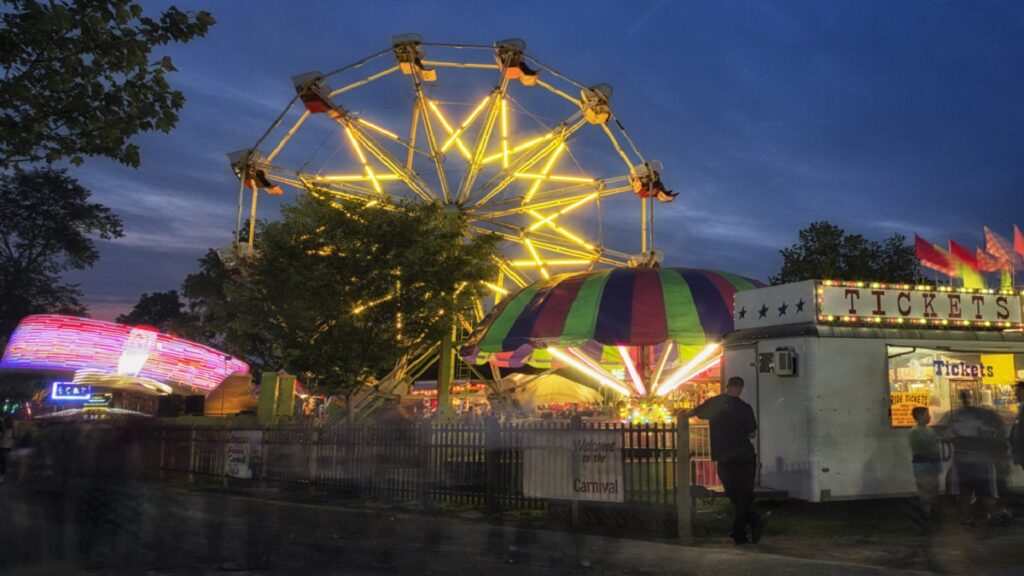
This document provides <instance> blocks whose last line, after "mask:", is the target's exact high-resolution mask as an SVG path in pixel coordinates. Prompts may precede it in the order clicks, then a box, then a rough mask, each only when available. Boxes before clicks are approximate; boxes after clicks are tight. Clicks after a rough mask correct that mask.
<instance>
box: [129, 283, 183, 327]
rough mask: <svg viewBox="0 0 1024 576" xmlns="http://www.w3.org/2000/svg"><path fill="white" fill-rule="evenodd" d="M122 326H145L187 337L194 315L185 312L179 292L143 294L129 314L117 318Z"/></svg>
mask: <svg viewBox="0 0 1024 576" xmlns="http://www.w3.org/2000/svg"><path fill="white" fill-rule="evenodd" d="M117 321H118V322H121V323H122V324H145V325H146V326H153V327H154V328H159V329H160V331H161V332H168V333H171V334H178V335H185V333H187V332H190V331H191V330H190V328H191V326H192V324H193V318H192V315H191V314H189V313H188V312H187V311H186V310H185V303H184V302H182V301H181V297H180V296H179V295H178V291H177V290H170V291H168V292H153V293H152V294H149V293H143V294H142V296H140V297H139V301H138V302H137V303H136V304H135V307H134V308H132V311H131V312H129V313H128V314H122V315H120V316H118V317H117Z"/></svg>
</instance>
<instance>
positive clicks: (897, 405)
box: [890, 392, 931, 428]
mask: <svg viewBox="0 0 1024 576" xmlns="http://www.w3.org/2000/svg"><path fill="white" fill-rule="evenodd" d="M930 396H931V395H930V394H929V393H928V392H893V393H891V394H890V400H891V401H892V408H891V410H892V425H893V426H894V427H898V428H900V427H908V426H913V425H915V424H917V423H916V422H914V416H913V415H912V411H913V410H914V408H917V407H918V406H923V407H925V408H927V407H928V400H929V399H930Z"/></svg>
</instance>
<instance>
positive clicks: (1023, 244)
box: [1013, 224, 1024, 256]
mask: <svg viewBox="0 0 1024 576" xmlns="http://www.w3.org/2000/svg"><path fill="white" fill-rule="evenodd" d="M1013 251H1014V252H1016V253H1017V254H1020V255H1021V256H1024V234H1021V233H1020V228H1017V225H1016V224H1014V225H1013Z"/></svg>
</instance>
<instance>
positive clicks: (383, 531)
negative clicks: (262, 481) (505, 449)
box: [0, 482, 1024, 576]
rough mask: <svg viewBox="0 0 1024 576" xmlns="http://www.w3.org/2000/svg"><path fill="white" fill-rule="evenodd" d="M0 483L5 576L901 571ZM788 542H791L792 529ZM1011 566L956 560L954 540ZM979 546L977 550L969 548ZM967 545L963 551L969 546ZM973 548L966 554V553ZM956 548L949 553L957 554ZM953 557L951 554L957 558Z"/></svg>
mask: <svg viewBox="0 0 1024 576" xmlns="http://www.w3.org/2000/svg"><path fill="white" fill-rule="evenodd" d="M37 488H38V487H32V488H31V489H30V488H27V487H24V486H20V487H19V486H12V485H6V486H0V518H3V519H4V521H3V524H2V526H0V543H2V545H0V551H2V552H0V573H3V574H26V575H29V574H33V575H34V574H60V575H62V576H71V575H75V574H151V575H177V574H183V575H184V574H224V573H227V572H234V573H239V574H253V575H263V574H286V575H291V574H295V575H299V574H301V575H303V576H307V575H309V574H416V575H427V574H447V573H456V572H475V573H481V572H485V573H487V574H488V575H489V576H500V575H503V574H516V575H524V574H585V575H591V574H593V575H605V574H637V575H640V574H643V575H648V574H650V575H654V574H700V575H701V576H714V575H717V574H722V575H729V576H736V575H742V574H758V575H765V574H767V575H770V576H786V575H789V574H842V575H854V576H856V575H861V574H863V575H869V574H902V573H912V572H909V571H904V570H900V569H896V568H893V567H892V566H893V565H897V566H905V565H906V562H905V559H903V560H900V561H899V562H896V563H895V564H888V565H886V564H885V563H884V562H883V563H882V565H880V566H879V565H876V566H868V565H864V564H858V563H850V562H848V561H845V562H835V561H826V560H821V559H817V560H815V559H809V558H794V557H792V556H784V555H780V554H778V553H777V552H787V553H789V552H792V550H789V549H788V548H789V547H792V545H793V543H791V542H790V543H788V544H787V541H786V539H787V537H786V536H778V537H774V538H771V539H766V540H765V541H764V542H763V543H762V544H758V545H756V546H748V547H744V548H743V549H738V548H736V547H734V546H731V545H728V544H726V543H725V542H724V541H723V540H722V539H721V538H706V539H704V540H703V541H702V542H701V543H700V544H699V545H698V546H696V547H682V546H678V545H675V544H671V543H668V542H657V541H654V542H652V541H638V540H629V539H620V538H614V537H608V536H599V535H593V534H591V535H583V534H579V533H575V534H574V533H571V532H565V531H552V530H545V529H538V528H524V527H517V526H507V525H497V524H493V523H487V522H484V521H482V520H467V519H462V518H454V517H452V516H451V515H434V516H432V515H427V514H420V513H411V512H402V511H398V510H395V509H392V508H371V509H367V508H361V509H353V508H351V507H345V506H343V505H342V506H339V505H336V504H332V503H325V502H324V501H323V500H322V499H320V498H316V499H313V498H308V497H306V498H301V499H300V498H295V497H289V498H286V499H281V498H276V499H271V498H267V497H263V496H268V495H261V497H256V496H239V495H231V494H224V493H217V492H208V491H205V492H204V491H190V490H185V489H181V488H169V487H163V486H156V485H141V484H135V483H131V484H119V485H112V483H96V482H92V483H89V484H86V483H79V484H78V485H76V486H73V487H72V488H71V489H68V490H66V491H64V492H63V493H61V494H58V493H55V492H53V491H46V492H43V491H40V490H38V489H37ZM1006 534H1009V533H1003V535H991V534H989V535H987V536H984V537H980V536H978V537H972V538H975V539H973V540H964V539H963V538H962V536H959V535H952V534H950V535H943V534H939V535H937V536H935V537H934V538H931V539H929V540H931V542H929V543H928V545H927V549H926V550H923V551H922V553H923V554H924V555H925V556H929V555H930V556H931V558H932V560H934V561H935V562H936V563H937V564H936V565H934V566H933V568H935V569H939V570H941V571H944V572H950V573H980V572H985V573H993V574H995V573H1005V574H1019V573H1020V570H1021V567H1022V566H1024V561H1022V558H1021V553H1022V550H1024V546H1022V545H1021V543H1022V542H1024V540H1022V539H1020V538H1018V537H1017V536H1016V535H1015V534H1014V535H1012V537H1011V536H1007V535H1006ZM789 538H791V537H789ZM800 539H801V540H802V541H803V542H804V545H803V546H802V547H801V550H803V551H804V552H805V554H804V555H805V556H806V555H807V554H806V552H807V551H808V550H810V551H811V552H812V554H811V556H815V554H813V551H814V550H815V549H818V550H820V551H821V554H820V555H819V556H821V557H823V558H835V557H839V558H842V557H843V555H842V554H838V555H837V554H836V553H835V548H836V547H839V548H842V547H844V546H845V547H858V546H862V545H864V544H861V543H858V541H857V540H856V539H849V538H845V537H841V538H840V539H838V540H837V539H836V538H835V537H822V538H821V539H816V538H814V537H813V536H812V537H801V538H800ZM965 546H966V547H969V548H971V550H975V548H977V547H979V546H980V547H981V548H977V550H981V551H980V552H978V554H980V557H981V558H982V559H990V556H991V554H992V553H996V554H999V555H1001V556H1003V557H1004V558H1005V559H1006V560H1013V561H1015V562H1018V563H1016V564H1015V567H1011V566H1009V565H1008V564H1007V563H1006V562H1002V561H997V562H987V563H986V564H987V565H986V566H982V565H981V564H977V563H975V564H972V563H970V562H968V563H967V564H964V563H963V562H962V561H961V560H962V558H964V557H965V556H963V555H960V556H957V554H952V555H950V556H949V558H953V560H950V559H949V558H945V559H944V557H943V556H942V554H941V552H942V551H945V552H951V551H953V552H955V551H956V550H960V549H962V548H963V547H965ZM977 550H975V551H977ZM968 552H970V550H969V551H968ZM969 556H970V554H968V555H967V557H969ZM954 557H956V558H954ZM957 558H959V559H957Z"/></svg>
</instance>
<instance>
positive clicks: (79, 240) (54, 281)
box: [0, 168, 124, 337]
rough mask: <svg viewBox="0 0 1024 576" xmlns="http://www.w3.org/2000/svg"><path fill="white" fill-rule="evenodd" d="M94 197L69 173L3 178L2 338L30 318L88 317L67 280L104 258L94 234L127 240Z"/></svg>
mask: <svg viewBox="0 0 1024 576" xmlns="http://www.w3.org/2000/svg"><path fill="white" fill-rule="evenodd" d="M91 196H92V193H91V192H89V190H87V189H86V188H84V187H83V186H82V185H81V184H79V183H78V181H76V180H75V179H74V178H71V177H70V176H68V174H67V172H66V171H64V170H55V169H52V168H39V169H35V170H31V171H15V172H14V173H12V174H4V175H0V337H6V336H7V335H8V334H10V332H11V331H12V330H13V329H14V327H15V326H16V325H17V323H18V321H19V320H20V319H21V318H22V317H23V316H26V315H28V314H38V313H43V312H62V313H71V314H82V313H84V312H85V306H84V305H83V304H82V303H81V301H80V300H79V298H80V297H81V292H80V291H79V290H78V288H77V287H76V286H74V285H71V284H64V283H62V282H61V275H62V274H63V273H64V272H66V271H68V270H82V269H85V268H88V267H90V266H92V265H93V264H94V263H95V262H96V260H97V259H99V251H98V250H97V249H96V245H95V243H94V242H93V239H92V236H93V235H98V236H99V237H100V238H102V239H105V240H109V239H112V238H120V237H121V236H123V235H124V234H123V227H122V225H121V219H120V218H118V217H117V215H115V214H113V213H112V212H111V211H110V209H109V208H107V207H106V206H103V205H101V204H95V203H92V202H89V199H90V197H91Z"/></svg>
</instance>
